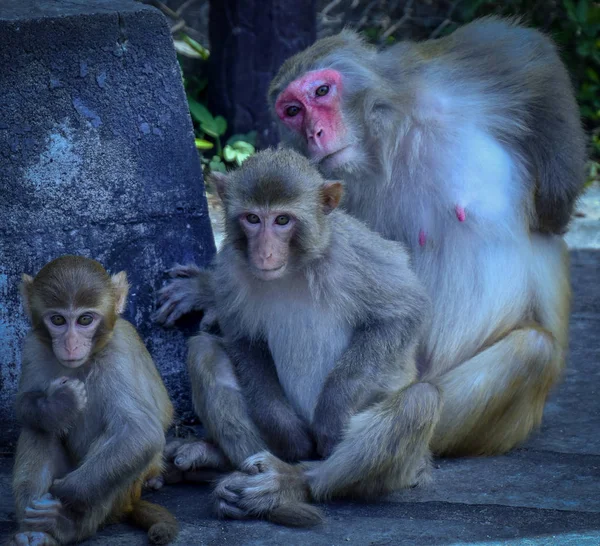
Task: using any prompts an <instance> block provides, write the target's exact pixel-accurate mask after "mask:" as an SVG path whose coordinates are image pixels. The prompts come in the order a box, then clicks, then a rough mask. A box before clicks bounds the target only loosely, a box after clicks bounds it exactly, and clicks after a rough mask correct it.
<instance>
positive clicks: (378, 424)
mask: <svg viewBox="0 0 600 546" xmlns="http://www.w3.org/2000/svg"><path fill="white" fill-rule="evenodd" d="M213 181H214V182H215V185H216V187H217V188H218V191H219V193H220V195H221V196H222V199H223V202H224V207H225V214H226V218H227V220H226V239H225V242H224V246H223V248H222V250H221V251H220V252H219V254H218V256H217V258H216V261H215V264H214V270H213V274H212V279H213V281H214V284H213V290H214V303H215V306H216V315H217V316H218V317H219V324H220V327H221V330H222V332H223V336H224V337H223V339H222V340H221V339H220V338H218V337H215V336H212V335H210V334H208V333H201V334H200V335H199V336H197V337H196V338H193V339H192V340H191V341H190V353H189V361H188V363H189V371H190V374H191V381H192V385H193V400H194V404H195V408H196V411H197V412H198V414H199V416H200V418H201V419H202V422H203V424H204V425H205V427H206V428H207V430H208V431H209V432H210V435H211V438H212V440H213V441H214V442H215V443H216V445H217V446H219V447H220V449H221V450H222V452H223V453H222V454H220V456H219V451H218V450H217V448H216V447H215V446H214V445H212V444H209V443H207V442H196V443H190V444H183V445H182V446H179V448H178V450H177V451H176V452H175V453H174V454H173V458H174V461H175V465H176V466H178V467H180V468H181V469H183V470H187V469H190V468H198V467H204V468H207V467H213V468H221V469H226V468H227V467H228V466H229V464H231V465H233V466H236V467H240V468H241V471H240V472H235V473H233V474H231V475H229V476H227V477H225V478H224V479H223V480H222V481H220V482H219V484H218V485H217V487H216V490H215V494H216V497H217V511H218V513H219V514H220V515H222V516H229V517H248V516H257V517H265V518H268V519H270V520H272V521H277V522H281V523H286V524H290V525H310V524H314V523H317V522H318V521H320V514H319V512H318V511H317V510H316V509H315V508H314V507H312V506H310V505H309V504H307V502H308V501H310V500H321V499H326V498H328V497H331V496H343V495H354V496H362V497H372V496H376V495H381V494H384V493H387V492H389V491H393V490H395V489H398V488H401V487H406V486H412V485H414V484H416V483H419V482H421V481H422V480H424V479H425V478H426V477H427V473H428V472H427V471H428V466H429V450H428V443H429V440H430V438H431V434H432V432H433V428H434V425H435V423H436V421H437V419H438V417H439V405H440V404H439V400H440V398H439V393H438V389H437V388H436V387H434V386H433V385H431V384H428V383H419V382H416V381H417V368H416V363H415V355H416V351H417V344H418V340H419V337H420V335H421V333H422V330H423V326H424V324H425V322H426V319H427V317H428V311H429V301H428V298H427V297H426V295H425V293H424V290H423V289H422V287H421V286H420V284H419V283H418V282H417V280H416V278H415V275H414V273H413V272H412V271H411V269H410V267H409V261H408V256H407V254H406V252H405V251H404V249H403V248H402V246H401V245H399V244H398V243H394V242H391V241H386V240H384V239H383V238H381V237H380V236H379V235H377V234H375V233H374V232H372V231H370V230H369V229H368V228H367V227H366V226H364V225H363V224H362V223H360V222H358V221H357V220H355V219H353V218H351V217H350V216H348V215H346V214H345V213H343V212H341V211H338V210H336V208H337V206H338V203H339V201H340V199H341V197H342V185H341V184H340V183H339V182H326V181H325V180H324V179H323V178H322V177H321V175H320V174H319V173H318V171H317V170H316V169H315V168H314V167H312V166H311V165H310V163H309V161H308V160H307V159H306V158H304V157H302V156H301V155H299V154H297V153H296V152H293V151H291V150H283V149H282V150H278V151H265V152H261V153H259V154H257V155H255V156H253V157H251V158H249V159H248V160H246V162H245V163H244V165H243V166H242V167H241V169H240V170H238V171H236V172H234V173H231V174H229V175H221V174H215V175H213ZM223 454H224V455H225V457H223ZM275 455H278V456H279V457H281V458H282V459H285V460H288V461H298V460H300V459H306V458H310V457H322V458H324V460H322V461H314V462H311V463H306V464H303V465H302V466H292V465H290V464H287V463H285V462H284V461H283V460H280V459H278V458H277V457H276V456H275ZM249 456H253V457H250V459H248V457H249Z"/></svg>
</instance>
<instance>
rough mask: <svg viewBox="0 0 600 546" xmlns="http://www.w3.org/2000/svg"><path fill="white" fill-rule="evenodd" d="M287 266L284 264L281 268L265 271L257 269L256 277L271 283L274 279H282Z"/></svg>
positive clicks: (255, 270)
mask: <svg viewBox="0 0 600 546" xmlns="http://www.w3.org/2000/svg"><path fill="white" fill-rule="evenodd" d="M286 265H287V264H282V265H280V266H279V267H273V268H271V269H263V268H260V267H256V268H255V269H254V273H255V275H256V276H257V277H258V278H259V279H260V280H263V281H271V280H273V279H277V278H279V277H281V275H282V273H283V272H284V270H285V268H286Z"/></svg>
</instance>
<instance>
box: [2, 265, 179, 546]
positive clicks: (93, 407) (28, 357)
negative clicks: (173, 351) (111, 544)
mask: <svg viewBox="0 0 600 546" xmlns="http://www.w3.org/2000/svg"><path fill="white" fill-rule="evenodd" d="M128 288H129V285H128V283H127V277H126V274H125V272H121V273H119V274H117V275H114V276H112V277H111V276H109V275H108V273H107V272H106V271H105V270H104V268H103V267H102V266H101V265H100V264H99V263H98V262H96V261H94V260H90V259H87V258H83V257H79V256H63V257H61V258H58V259H56V260H54V261H52V262H50V263H49V264H47V265H46V266H45V267H43V268H42V269H41V271H40V272H39V273H38V274H37V276H36V277H35V278H34V279H32V278H31V277H30V276H28V275H23V284H22V294H23V299H24V306H25V309H26V311H27V314H28V316H29V318H30V320H31V323H32V330H31V332H30V333H29V335H28V336H27V338H26V339H25V343H24V347H23V361H22V366H21V379H20V385H19V392H18V394H17V401H16V412H17V417H18V419H19V421H20V422H21V424H22V425H23V430H22V432H21V436H20V437H19V442H18V445H17V454H16V460H15V467H14V478H13V490H14V496H15V502H16V512H17V520H18V522H19V527H20V529H19V532H18V533H17V534H16V535H15V536H14V537H13V538H12V541H11V545H13V546H27V545H28V546H54V545H56V544H66V543H71V542H77V541H80V540H83V539H84V538H86V537H89V536H90V535H92V534H93V533H95V531H96V530H97V529H98V527H99V526H101V525H103V524H105V523H110V522H113V521H119V520H122V519H129V520H130V521H132V522H133V523H135V524H137V525H139V526H141V527H143V528H145V529H147V530H148V537H149V539H150V541H151V542H152V543H153V544H166V543H168V542H170V541H171V540H172V539H173V538H175V536H176V535H177V532H178V526H177V522H176V521H175V519H174V518H173V516H172V515H171V514H170V513H169V512H168V511H167V510H166V509H165V508H162V507H160V506H158V505H155V504H151V503H149V502H146V501H142V500H140V494H141V488H142V484H143V482H144V480H146V479H148V478H153V477H156V476H159V475H160V473H161V472H162V451H163V447H164V444H165V437H164V431H165V430H166V429H167V427H168V426H169V425H170V423H171V420H172V414H173V408H172V406H171V402H170V401H169V397H168V395H167V391H166V389H165V387H164V385H163V383H162V380H161V378H160V376H159V374H158V371H157V369H156V367H155V365H154V363H153V362H152V359H151V357H150V355H149V354H148V351H147V350H146V348H145V347H144V345H143V343H142V341H141V340H140V338H139V336H138V334H137V332H136V331H135V329H134V328H133V326H132V325H131V324H130V323H129V322H127V321H125V320H123V319H121V318H119V315H120V313H121V312H122V311H123V308H124V306H125V302H126V297H127V291H128Z"/></svg>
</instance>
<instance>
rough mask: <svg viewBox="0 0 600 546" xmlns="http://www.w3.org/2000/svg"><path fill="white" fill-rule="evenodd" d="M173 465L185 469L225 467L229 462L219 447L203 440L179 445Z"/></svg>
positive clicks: (227, 466)
mask: <svg viewBox="0 0 600 546" xmlns="http://www.w3.org/2000/svg"><path fill="white" fill-rule="evenodd" d="M174 463H175V466H176V467H177V468H178V469H179V470H183V471H187V470H191V469H194V470H195V469H198V468H216V469H223V470H225V469H227V468H229V462H228V461H227V459H226V458H225V456H224V455H223V453H222V452H221V450H220V449H218V448H217V447H215V446H214V445H212V444H209V443H208V442H205V441H204V440H199V441H197V442H189V443H186V444H183V445H182V446H180V447H179V449H178V450H177V452H176V454H175V459H174Z"/></svg>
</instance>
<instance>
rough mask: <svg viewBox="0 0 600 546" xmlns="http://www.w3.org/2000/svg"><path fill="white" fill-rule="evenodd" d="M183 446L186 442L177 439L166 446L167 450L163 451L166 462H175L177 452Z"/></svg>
mask: <svg viewBox="0 0 600 546" xmlns="http://www.w3.org/2000/svg"><path fill="white" fill-rule="evenodd" d="M183 444H185V440H182V439H181V438H175V439H174V440H171V441H170V442H169V443H168V444H167V445H166V446H165V449H164V450H163V457H164V458H165V460H167V461H171V460H173V457H175V454H176V453H177V450H178V449H179V448H180V447H181V446H182V445H183Z"/></svg>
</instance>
